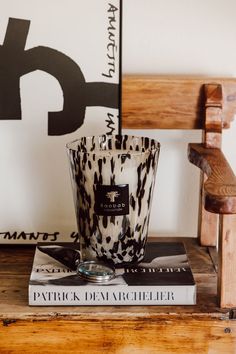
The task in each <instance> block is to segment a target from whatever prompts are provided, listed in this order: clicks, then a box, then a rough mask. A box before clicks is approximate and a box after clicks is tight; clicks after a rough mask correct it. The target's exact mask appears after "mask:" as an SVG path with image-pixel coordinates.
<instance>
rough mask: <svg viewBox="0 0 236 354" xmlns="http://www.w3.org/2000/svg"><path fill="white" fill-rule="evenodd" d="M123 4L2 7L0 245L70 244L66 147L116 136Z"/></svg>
mask: <svg viewBox="0 0 236 354" xmlns="http://www.w3.org/2000/svg"><path fill="white" fill-rule="evenodd" d="M120 33H121V1H120V0H109V1H108V0H96V1H95V0H70V1H66V0H48V1H31V0H21V1H17V0H3V1H1V13H0V169H1V177H0V196H1V204H0V243H36V242H40V241H48V242H53V241H58V242H62V241H63V242H64V241H68V242H73V241H74V240H75V239H76V237H77V234H76V230H77V227H76V222H75V213H74V205H73V200H72V191H71V183H70V177H69V167H68V162H67V156H66V150H65V145H66V143H68V142H70V141H72V140H75V139H76V138H78V137H81V136H91V135H99V134H112V133H113V134H114V133H118V132H119V127H120V125H121V123H120V118H119V107H120V90H121V88H120V75H121V69H120V68H121V60H120V57H121V56H120V47H121V46H120V43H121V35H120Z"/></svg>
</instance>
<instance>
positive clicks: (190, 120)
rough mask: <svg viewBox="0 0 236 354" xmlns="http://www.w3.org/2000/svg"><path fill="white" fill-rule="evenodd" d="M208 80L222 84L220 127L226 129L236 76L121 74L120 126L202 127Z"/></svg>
mask: <svg viewBox="0 0 236 354" xmlns="http://www.w3.org/2000/svg"><path fill="white" fill-rule="evenodd" d="M210 83H217V84H220V85H222V90H223V102H222V104H223V110H222V114H223V127H224V128H227V127H229V126H230V122H231V121H232V120H233V118H234V114H235V112H236V79H227V78H209V77H183V76H179V77H178V76H176V77H173V76H169V77H168V76H155V75H149V76H148V75H137V76H135V75H130V76H129V75H126V76H124V78H123V82H122V85H123V87H122V127H123V128H129V129H203V128H204V87H203V86H204V84H210ZM214 97H217V96H214V95H212V100H213V99H214Z"/></svg>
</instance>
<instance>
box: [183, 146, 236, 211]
mask: <svg viewBox="0 0 236 354" xmlns="http://www.w3.org/2000/svg"><path fill="white" fill-rule="evenodd" d="M188 159H189V161H190V162H192V163H193V164H194V165H196V166H197V167H199V168H200V169H201V170H202V171H203V172H204V173H205V174H206V175H207V176H208V179H207V180H206V182H205V184H204V188H203V189H204V191H203V192H204V197H205V209H206V210H208V211H210V212H213V213H217V214H236V177H235V175H234V173H233V171H232V169H231V167H230V165H229V164H228V162H227V160H226V158H225V157H224V154H223V153H222V151H221V150H220V149H213V148H210V149H209V148H205V147H204V145H203V144H189V146H188Z"/></svg>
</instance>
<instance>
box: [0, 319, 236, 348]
mask: <svg viewBox="0 0 236 354" xmlns="http://www.w3.org/2000/svg"><path fill="white" fill-rule="evenodd" d="M235 333H236V323H235V322H234V323H233V322H231V323H230V324H228V325H227V324H226V323H225V322H224V321H222V322H219V321H216V320H212V321H209V320H208V321H205V320H204V319H199V320H195V321H191V320H189V319H187V318H182V320H178V319H174V318H173V316H171V315H170V316H168V318H167V317H166V316H162V317H160V318H159V319H158V320H155V319H148V320H146V319H139V320H134V319H121V320H117V321H113V320H109V319H104V318H102V317H101V319H98V320H96V321H94V320H93V321H90V320H88V321H83V320H79V321H69V320H68V321H61V320H53V321H48V322H44V321H43V322H40V321H37V322H28V323H27V322H26V321H17V322H16V323H12V324H11V325H9V326H4V327H2V329H1V332H0V352H1V354H6V353H8V354H9V353H17V354H19V353H25V354H28V353H30V354H31V353H35V354H36V353H50V354H54V353H63V354H64V353H81V354H84V353H89V354H93V353H108V354H109V353H117V354H127V353H140V354H143V353H145V354H154V353H155V354H156V353H157V354H158V353H159V354H170V353H179V354H189V353H191V354H199V353H201V354H209V353H210V354H223V353H225V354H226V353H227V354H235V351H236V341H235Z"/></svg>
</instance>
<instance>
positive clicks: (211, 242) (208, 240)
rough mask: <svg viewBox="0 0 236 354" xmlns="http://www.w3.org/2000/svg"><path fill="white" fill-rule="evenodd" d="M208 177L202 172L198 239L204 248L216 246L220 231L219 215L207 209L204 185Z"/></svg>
mask: <svg viewBox="0 0 236 354" xmlns="http://www.w3.org/2000/svg"><path fill="white" fill-rule="evenodd" d="M206 180H207V176H206V175H205V174H204V173H203V172H201V180H200V198H199V216H198V238H199V242H200V244H201V245H202V246H216V245H217V241H218V231H219V215H218V214H215V213H211V212H209V211H207V210H206V209H205V194H204V184H205V182H206Z"/></svg>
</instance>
